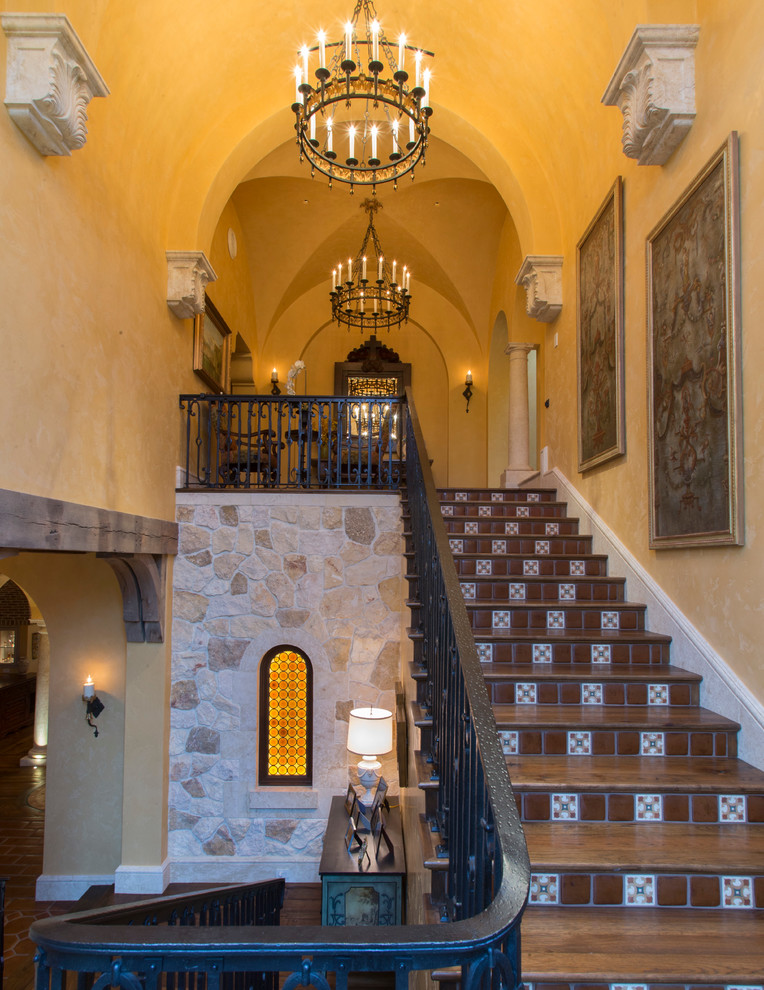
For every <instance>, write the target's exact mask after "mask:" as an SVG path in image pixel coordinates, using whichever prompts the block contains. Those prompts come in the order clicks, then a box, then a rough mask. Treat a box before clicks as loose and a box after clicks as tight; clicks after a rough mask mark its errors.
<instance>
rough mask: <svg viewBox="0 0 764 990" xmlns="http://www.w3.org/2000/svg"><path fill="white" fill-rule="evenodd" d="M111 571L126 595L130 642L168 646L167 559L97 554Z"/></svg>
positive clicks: (123, 610)
mask: <svg viewBox="0 0 764 990" xmlns="http://www.w3.org/2000/svg"><path fill="white" fill-rule="evenodd" d="M97 556H98V557H101V558H102V559H103V560H104V561H105V562H106V563H107V564H108V565H109V567H111V569H112V570H113V571H114V574H115V576H116V578H117V581H118V582H119V590H120V591H121V592H122V614H123V618H124V620H125V634H126V635H127V641H128V643H164V612H165V599H166V586H167V563H166V558H164V557H162V556H160V555H159V554H157V555H156V556H155V555H153V554H150V553H139V554H104V553H99V554H97Z"/></svg>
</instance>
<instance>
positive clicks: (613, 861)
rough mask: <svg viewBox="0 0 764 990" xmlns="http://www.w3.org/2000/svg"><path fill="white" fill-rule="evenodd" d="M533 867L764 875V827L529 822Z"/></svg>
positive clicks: (529, 850) (649, 823) (548, 869)
mask: <svg viewBox="0 0 764 990" xmlns="http://www.w3.org/2000/svg"><path fill="white" fill-rule="evenodd" d="M523 831H524V832H525V838H526V841H527V843H528V854H529V856H530V860H531V864H532V866H531V868H532V869H533V870H534V871H538V870H543V871H544V872H546V871H549V872H555V871H558V870H567V871H576V870H597V871H598V872H599V871H604V870H616V871H619V872H620V871H625V870H634V871H637V872H640V873H652V872H656V871H657V872H673V871H677V872H682V873H687V872H700V873H704V874H716V875H724V874H726V873H730V874H732V875H736V874H740V873H746V874H747V875H748V874H751V873H755V874H762V873H764V828H762V826H761V825H745V824H724V825H693V824H687V823H684V822H681V823H680V822H662V823H654V822H608V823H604V822H602V823H600V822H586V823H580V822H526V823H524V825H523Z"/></svg>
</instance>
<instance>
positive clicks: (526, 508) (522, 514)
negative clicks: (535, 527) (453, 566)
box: [440, 502, 567, 520]
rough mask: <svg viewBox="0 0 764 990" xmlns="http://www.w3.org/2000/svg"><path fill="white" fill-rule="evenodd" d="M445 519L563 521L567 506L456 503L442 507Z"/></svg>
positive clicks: (547, 503) (555, 504) (552, 504)
mask: <svg viewBox="0 0 764 990" xmlns="http://www.w3.org/2000/svg"><path fill="white" fill-rule="evenodd" d="M440 511H441V515H442V516H443V518H444V519H446V520H449V519H460V518H462V517H466V518H468V519H505V518H506V519H563V518H565V516H566V515H567V506H566V505H564V504H563V503H554V502H546V503H544V502H537V503H535V504H528V505H523V504H521V503H515V504H512V503H510V502H504V503H501V502H494V503H492V504H490V505H478V506H476V505H474V504H471V503H469V502H454V503H453V504H449V505H442V506H441V510H440Z"/></svg>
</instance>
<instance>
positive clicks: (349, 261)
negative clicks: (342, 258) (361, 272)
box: [348, 258, 353, 282]
mask: <svg viewBox="0 0 764 990" xmlns="http://www.w3.org/2000/svg"><path fill="white" fill-rule="evenodd" d="M352 281H353V262H352V260H351V259H350V258H348V282H352Z"/></svg>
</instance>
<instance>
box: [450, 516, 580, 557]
mask: <svg viewBox="0 0 764 990" xmlns="http://www.w3.org/2000/svg"><path fill="white" fill-rule="evenodd" d="M443 522H444V523H445V524H446V532H447V533H449V534H451V535H452V536H462V535H463V536H495V537H500V536H501V537H503V536H536V537H538V538H541V537H544V538H545V539H546V538H547V537H551V538H554V537H560V536H578V520H577V519H560V520H559V521H558V522H554V523H550V522H544V520H543V519H530V518H529V519H514V520H512V521H509V520H506V519H488V518H485V519H479V518H478V517H477V516H475V517H474V518H472V519H451V518H449V517H448V516H444V518H443ZM550 526H551V527H552V529H549V528H548V527H550ZM584 539H585V538H584ZM588 539H589V541H591V537H589V538H588ZM589 546H591V542H589ZM468 552H469V551H465V553H468ZM509 552H510V553H512V552H513V551H511V550H510V551H509ZM521 552H523V553H524V552H525V551H524V550H523V551H521ZM529 552H530V553H533V549H532V548H531V549H530V551H529ZM552 552H554V551H552ZM559 552H562V553H565V552H566V551H559Z"/></svg>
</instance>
